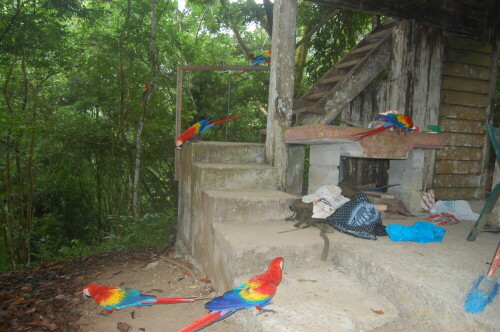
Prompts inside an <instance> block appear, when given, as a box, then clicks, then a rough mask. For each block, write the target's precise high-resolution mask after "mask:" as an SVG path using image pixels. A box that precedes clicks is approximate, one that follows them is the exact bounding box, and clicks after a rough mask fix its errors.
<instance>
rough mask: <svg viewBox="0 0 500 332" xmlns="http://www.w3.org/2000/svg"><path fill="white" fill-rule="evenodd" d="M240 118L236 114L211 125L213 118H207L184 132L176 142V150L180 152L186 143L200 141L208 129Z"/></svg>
mask: <svg viewBox="0 0 500 332" xmlns="http://www.w3.org/2000/svg"><path fill="white" fill-rule="evenodd" d="M238 116H240V115H239V114H236V115H233V116H230V117H228V118H225V119H222V120H219V121H217V122H214V123H211V122H212V119H211V118H206V119H204V120H201V121H199V122H197V123H195V124H194V125H192V126H191V127H189V128H188V129H186V131H185V132H183V133H182V134H181V135H180V136H179V137H177V139H176V140H175V148H176V149H179V150H180V149H181V148H182V145H183V144H184V143H186V142H187V141H191V140H196V139H198V138H199V137H200V135H201V133H202V132H203V131H205V130H208V129H210V128H213V127H216V126H218V125H220V124H222V123H224V122H226V121H229V120H232V119H234V118H237V117H238Z"/></svg>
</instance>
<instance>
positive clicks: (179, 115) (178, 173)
mask: <svg viewBox="0 0 500 332" xmlns="http://www.w3.org/2000/svg"><path fill="white" fill-rule="evenodd" d="M183 73H184V71H183V69H182V68H180V67H177V96H176V101H175V137H174V140H175V139H176V138H177V137H179V135H180V134H181V121H182V80H183ZM180 160H181V152H180V151H179V150H177V149H175V162H174V165H175V166H174V168H175V175H174V179H175V180H177V181H179V179H180V178H181V170H180V168H179V165H180Z"/></svg>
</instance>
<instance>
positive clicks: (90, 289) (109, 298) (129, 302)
mask: <svg viewBox="0 0 500 332" xmlns="http://www.w3.org/2000/svg"><path fill="white" fill-rule="evenodd" d="M83 294H84V295H85V296H88V297H92V298H93V299H94V301H95V302H96V303H97V304H98V305H100V306H101V307H103V308H104V310H105V311H106V313H108V314H110V313H112V312H113V311H117V310H120V309H123V308H126V307H142V306H150V305H153V304H167V303H186V302H194V301H197V300H201V298H196V297H170V298H157V297H156V296H154V295H145V294H142V293H141V291H139V290H137V289H133V288H119V287H112V286H101V285H88V286H87V287H85V288H84V289H83Z"/></svg>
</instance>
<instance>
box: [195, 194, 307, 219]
mask: <svg viewBox="0 0 500 332" xmlns="http://www.w3.org/2000/svg"><path fill="white" fill-rule="evenodd" d="M297 198H298V197H297V196H293V195H290V194H287V193H284V192H282V191H279V190H270V189H267V190H266V189H246V190H241V189H206V190H204V191H203V194H202V202H203V211H204V214H205V215H206V216H210V222H212V223H216V222H223V221H228V220H234V218H235V217H237V218H238V221H239V222H248V221H256V220H272V219H284V218H286V217H287V216H289V215H290V210H289V208H288V207H289V206H290V205H291V203H292V202H293V201H294V200H296V199H297Z"/></svg>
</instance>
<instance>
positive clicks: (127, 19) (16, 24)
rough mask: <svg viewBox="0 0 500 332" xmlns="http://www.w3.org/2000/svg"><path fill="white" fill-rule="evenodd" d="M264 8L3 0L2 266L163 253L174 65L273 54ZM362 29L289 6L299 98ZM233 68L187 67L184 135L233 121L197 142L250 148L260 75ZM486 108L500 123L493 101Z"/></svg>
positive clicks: (171, 220) (172, 185) (171, 223)
mask: <svg viewBox="0 0 500 332" xmlns="http://www.w3.org/2000/svg"><path fill="white" fill-rule="evenodd" d="M272 10H273V3H272V1H270V0H263V1H255V0H238V1H229V0H192V1H187V3H184V2H179V3H178V2H177V1H175V0H171V1H157V0H137V1H131V0H11V1H2V2H1V5H0V150H1V152H2V158H1V159H0V177H1V182H0V229H1V237H0V269H12V268H19V267H23V266H28V265H36V264H40V263H47V262H53V261H58V260H63V259H71V258H77V257H83V256H86V255H89V254H92V253H103V252H112V251H118V250H124V249H133V248H137V247H145V246H160V247H162V246H163V247H166V246H171V245H172V244H173V242H174V240H175V224H176V217H177V210H176V207H177V182H176V181H175V180H174V150H175V149H174V146H173V144H174V139H175V137H174V136H175V127H174V126H175V101H176V89H177V82H176V81H177V70H176V67H177V66H181V65H182V66H184V65H210V66H216V65H248V64H250V63H251V61H252V59H253V58H254V57H255V56H257V55H259V54H261V53H263V52H265V51H267V50H270V49H271V31H272ZM382 19H383V18H382ZM371 28H372V17H371V16H370V15H368V14H363V13H355V12H352V11H348V10H340V9H337V8H334V7H331V6H322V5H318V4H313V3H310V2H307V1H299V6H298V24H297V29H298V30H297V48H296V55H295V56H296V73H295V78H296V82H295V91H296V94H297V96H300V95H301V92H303V91H305V89H307V87H309V86H310V85H312V84H313V83H314V82H315V81H316V80H317V79H318V78H319V77H320V76H321V75H322V74H324V72H325V71H327V70H328V69H329V68H330V66H331V65H333V64H334V63H336V62H337V61H338V60H339V59H340V58H341V57H342V56H343V55H344V54H345V53H346V52H347V51H349V49H350V48H352V47H353V46H354V45H355V44H356V43H357V42H358V41H359V40H360V38H361V37H362V36H363V35H364V34H366V33H367V32H368V31H370V30H371ZM236 74H237V72H234V71H233V72H229V71H227V72H224V71H203V72H197V71H187V72H186V73H185V77H184V97H183V105H182V109H183V119H182V121H183V124H184V128H183V129H186V128H187V127H188V126H189V125H191V124H194V123H195V122H197V121H199V120H201V119H203V118H206V117H208V116H210V117H212V118H214V119H216V120H218V119H222V118H225V117H227V116H229V115H233V114H240V115H241V116H240V117H239V118H238V119H237V120H234V121H231V122H228V123H227V125H224V126H221V127H220V128H218V129H216V130H212V131H209V132H207V133H205V134H204V136H203V139H204V140H228V141H244V142H257V141H258V140H259V133H258V132H259V130H260V129H264V128H265V126H266V117H265V110H266V109H267V98H268V89H267V86H268V77H269V73H268V72H248V73H245V74H244V75H242V76H240V77H238V78H237V79H235V80H233V81H231V78H232V77H233V76H234V75H236ZM499 81H500V80H497V87H498V85H499ZM499 90H500V89H497V101H498V100H499V99H500V98H498V94H499ZM494 113H495V123H497V124H498V118H497V117H496V115H498V114H499V113H500V107H499V106H498V102H497V107H496V108H495V112H494Z"/></svg>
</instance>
